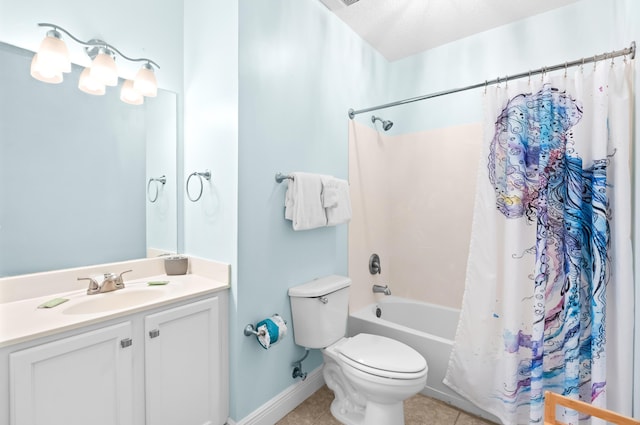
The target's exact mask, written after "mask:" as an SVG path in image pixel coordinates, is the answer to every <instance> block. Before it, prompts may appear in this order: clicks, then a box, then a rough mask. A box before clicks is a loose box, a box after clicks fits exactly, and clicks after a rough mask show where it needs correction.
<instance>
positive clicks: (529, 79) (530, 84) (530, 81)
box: [529, 70, 531, 85]
mask: <svg viewBox="0 0 640 425" xmlns="http://www.w3.org/2000/svg"><path fill="white" fill-rule="evenodd" d="M529 85H531V70H529Z"/></svg>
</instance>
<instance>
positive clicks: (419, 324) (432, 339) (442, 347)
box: [348, 296, 499, 423]
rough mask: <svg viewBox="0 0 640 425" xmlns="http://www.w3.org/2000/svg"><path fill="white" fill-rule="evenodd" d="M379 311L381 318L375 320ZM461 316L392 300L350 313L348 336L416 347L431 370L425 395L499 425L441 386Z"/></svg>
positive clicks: (440, 308)
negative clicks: (378, 337)
mask: <svg viewBox="0 0 640 425" xmlns="http://www.w3.org/2000/svg"><path fill="white" fill-rule="evenodd" d="M377 311H378V312H379V313H380V314H379V316H380V317H377V316H376V312H377ZM459 315H460V310H457V309H454V308H450V307H443V306H439V305H435V304H428V303H423V302H419V301H412V300H407V299H404V298H400V297H394V296H389V297H385V298H384V299H383V300H381V301H380V302H379V303H376V304H372V305H369V306H367V307H365V308H363V309H362V310H360V311H357V312H355V313H351V314H350V315H349V322H348V334H349V335H356V334H358V333H363V332H365V333H370V334H375V335H382V336H386V337H389V338H393V339H395V340H397V341H400V342H403V343H405V344H407V345H408V346H410V347H413V348H414V349H415V350H417V351H418V352H419V353H420V354H422V356H423V357H424V358H425V359H426V360H427V364H428V367H429V373H428V375H427V386H426V387H425V388H424V390H423V391H421V393H422V394H424V395H426V396H429V397H433V398H436V399H438V400H442V401H444V402H445V403H449V404H451V405H453V406H455V407H457V408H459V409H462V410H464V411H466V412H469V413H472V414H474V415H477V416H481V417H483V418H486V419H488V420H490V421H493V422H496V423H499V420H498V419H497V418H496V417H495V416H493V415H490V414H489V413H487V412H485V411H484V410H481V409H479V408H478V407H477V406H475V405H474V404H471V403H470V402H469V401H467V400H466V399H464V398H462V397H461V396H460V395H459V394H458V393H456V392H454V391H453V390H452V389H450V388H449V387H447V386H446V385H444V384H443V383H442V380H443V379H444V375H445V373H446V371H447V364H448V363H449V354H451V349H452V347H453V340H454V338H455V334H456V327H457V326H458V316H459Z"/></svg>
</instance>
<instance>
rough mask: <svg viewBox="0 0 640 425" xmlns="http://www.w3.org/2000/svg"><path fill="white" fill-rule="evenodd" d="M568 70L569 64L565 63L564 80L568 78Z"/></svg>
mask: <svg viewBox="0 0 640 425" xmlns="http://www.w3.org/2000/svg"><path fill="white" fill-rule="evenodd" d="M567 68H569V63H568V62H565V63H564V78H567Z"/></svg>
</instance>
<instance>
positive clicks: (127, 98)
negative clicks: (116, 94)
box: [120, 80, 144, 105]
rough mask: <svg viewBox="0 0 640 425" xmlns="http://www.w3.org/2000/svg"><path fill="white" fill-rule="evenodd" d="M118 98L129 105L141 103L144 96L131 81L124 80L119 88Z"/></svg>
mask: <svg viewBox="0 0 640 425" xmlns="http://www.w3.org/2000/svg"><path fill="white" fill-rule="evenodd" d="M120 100H121V101H123V102H124V103H128V104H129V105H142V104H143V103H144V96H142V94H140V93H139V92H138V91H136V90H135V89H134V88H133V81H131V80H125V81H124V83H123V84H122V89H120Z"/></svg>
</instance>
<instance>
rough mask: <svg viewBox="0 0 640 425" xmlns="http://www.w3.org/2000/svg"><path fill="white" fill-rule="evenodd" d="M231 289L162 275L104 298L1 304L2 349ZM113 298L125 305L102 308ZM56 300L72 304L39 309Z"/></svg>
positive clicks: (73, 295) (80, 294)
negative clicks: (156, 282)
mask: <svg viewBox="0 0 640 425" xmlns="http://www.w3.org/2000/svg"><path fill="white" fill-rule="evenodd" d="M154 281H169V283H168V284H166V285H159V286H151V285H148V282H154ZM228 287H229V285H228V284H226V283H223V282H219V281H215V280H212V279H209V278H205V277H202V276H198V275H182V276H166V275H159V276H151V277H149V278H147V279H143V280H140V279H137V280H136V281H132V282H126V283H125V288H124V289H121V290H117V291H113V292H107V293H104V294H95V295H87V293H86V290H80V291H72V292H67V293H60V294H56V295H55V296H51V295H45V296H40V297H36V298H29V299H25V300H20V301H14V302H10V303H4V304H0V347H4V346H7V345H12V344H16V343H19V342H25V341H28V340H31V339H35V338H40V337H43V336H48V335H52V334H55V333H59V332H63V331H67V330H71V329H75V328H80V327H83V326H87V325H90V324H93V323H98V322H102V321H105V320H109V319H114V318H117V317H121V316H126V315H129V314H132V313H137V312H140V311H144V310H148V309H151V308H156V307H161V306H163V305H166V304H170V303H173V302H176V301H181V300H186V299H189V298H194V297H197V296H201V295H206V294H209V293H215V292H217V291H221V290H224V289H227V288H228ZM130 294H132V295H133V296H134V297H133V298H136V301H135V303H132V302H128V301H127V300H126V299H127V298H128V296H129V295H130ZM146 294H152V297H145V296H144V295H146ZM139 295H142V296H139ZM108 297H111V298H110V299H108ZM113 297H122V299H123V300H125V302H124V303H123V304H124V305H123V306H122V307H118V306H115V307H114V306H111V305H110V306H109V307H108V308H106V309H105V308H103V307H101V305H107V304H111V301H112V300H115V298H113ZM54 298H67V299H69V301H67V302H64V303H62V304H59V305H57V306H55V307H53V308H38V306H39V305H41V304H42V303H45V302H47V301H49V300H51V299H54ZM91 304H95V305H96V306H98V307H97V308H96V311H93V308H92V306H91ZM85 305H86V306H87V307H86V308H84V306H85Z"/></svg>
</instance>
